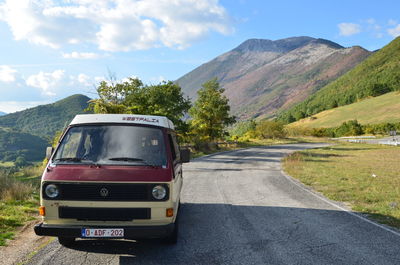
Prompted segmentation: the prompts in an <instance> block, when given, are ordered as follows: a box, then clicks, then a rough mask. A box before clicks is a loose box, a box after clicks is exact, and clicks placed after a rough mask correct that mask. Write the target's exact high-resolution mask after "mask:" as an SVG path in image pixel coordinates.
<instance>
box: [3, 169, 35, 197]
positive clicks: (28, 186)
mask: <svg viewBox="0 0 400 265" xmlns="http://www.w3.org/2000/svg"><path fill="white" fill-rule="evenodd" d="M27 170H29V171H28V172H29V173H30V169H27ZM35 170H36V172H37V169H35ZM15 174H17V175H18V174H20V175H21V174H22V175H24V176H25V173H24V172H23V171H21V172H17V173H12V171H5V170H0V200H4V201H13V200H17V201H22V200H29V199H31V198H32V196H33V195H34V193H35V192H36V191H37V189H38V185H35V184H33V183H32V182H31V181H21V180H18V179H17V178H16V177H15V176H14V175H15ZM36 175H37V174H36ZM29 177H31V175H29Z"/></svg>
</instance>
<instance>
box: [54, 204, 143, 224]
mask: <svg viewBox="0 0 400 265" xmlns="http://www.w3.org/2000/svg"><path fill="white" fill-rule="evenodd" d="M58 216H59V218H70V219H77V220H83V221H132V220H135V219H150V218H151V209H150V208H88V207H64V206H62V207H59V208H58Z"/></svg>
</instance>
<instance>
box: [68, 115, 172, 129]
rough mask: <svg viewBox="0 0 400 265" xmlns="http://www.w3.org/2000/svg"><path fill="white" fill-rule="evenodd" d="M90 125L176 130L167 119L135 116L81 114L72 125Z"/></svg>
mask: <svg viewBox="0 0 400 265" xmlns="http://www.w3.org/2000/svg"><path fill="white" fill-rule="evenodd" d="M90 123H133V124H146V125H153V126H160V127H165V128H169V129H174V124H173V123H172V121H170V120H169V119H168V118H167V117H163V116H150V115H134V114H80V115H76V116H75V118H74V119H73V120H72V121H71V123H70V125H76V124H90Z"/></svg>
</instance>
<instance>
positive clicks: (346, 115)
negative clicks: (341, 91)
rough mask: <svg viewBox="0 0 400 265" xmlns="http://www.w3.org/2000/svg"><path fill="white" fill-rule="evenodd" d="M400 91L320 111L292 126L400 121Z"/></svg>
mask: <svg viewBox="0 0 400 265" xmlns="http://www.w3.org/2000/svg"><path fill="white" fill-rule="evenodd" d="M399 110H400V93H399V92H391V93H387V94H385V95H382V96H379V97H375V98H368V99H365V100H363V101H360V102H357V103H353V104H350V105H346V106H343V107H338V108H334V109H330V110H326V111H323V112H320V113H318V114H315V115H313V116H312V117H311V118H305V119H302V120H300V121H297V122H294V123H292V124H291V125H290V126H303V127H310V128H322V127H323V128H331V127H336V126H339V125H341V124H342V123H343V122H345V121H348V120H357V121H358V122H359V123H361V124H378V123H384V122H400V115H399Z"/></svg>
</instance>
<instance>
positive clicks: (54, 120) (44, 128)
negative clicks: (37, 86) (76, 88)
mask: <svg viewBox="0 0 400 265" xmlns="http://www.w3.org/2000/svg"><path fill="white" fill-rule="evenodd" d="M89 100H90V98H88V97H87V96H84V95H72V96H69V97H67V98H65V99H62V100H60V101H57V102H55V103H52V104H47V105H40V106H37V107H34V108H30V109H26V110H23V111H19V112H15V113H11V114H7V115H4V116H1V117H0V127H7V128H12V129H14V130H16V131H21V132H26V133H30V134H33V135H37V136H40V137H53V136H54V133H55V132H56V131H58V130H61V129H62V128H64V126H65V125H67V124H68V123H69V122H70V121H71V120H72V119H73V117H74V116H75V115H76V114H79V113H84V109H85V108H87V106H88V101H89Z"/></svg>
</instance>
